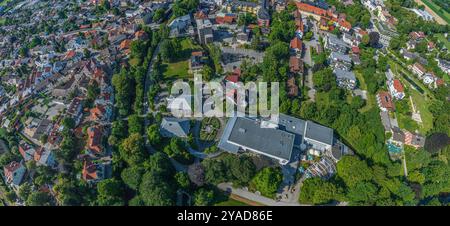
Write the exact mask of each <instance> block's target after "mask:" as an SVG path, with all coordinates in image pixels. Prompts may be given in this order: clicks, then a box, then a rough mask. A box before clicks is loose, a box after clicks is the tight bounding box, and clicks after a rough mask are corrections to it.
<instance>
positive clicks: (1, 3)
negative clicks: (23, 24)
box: [0, 0, 12, 6]
mask: <svg viewBox="0 0 450 226" xmlns="http://www.w3.org/2000/svg"><path fill="white" fill-rule="evenodd" d="M11 1H12V0H3V1H1V2H0V6H5V5H6V4H8V2H11Z"/></svg>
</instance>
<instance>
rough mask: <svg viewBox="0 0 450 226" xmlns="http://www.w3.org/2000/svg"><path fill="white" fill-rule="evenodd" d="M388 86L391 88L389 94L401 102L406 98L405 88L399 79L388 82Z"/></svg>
mask: <svg viewBox="0 0 450 226" xmlns="http://www.w3.org/2000/svg"><path fill="white" fill-rule="evenodd" d="M387 85H388V87H389V92H390V93H391V95H392V96H393V97H394V98H396V99H398V100H401V99H403V98H404V97H405V92H404V88H403V85H402V83H400V80H398V79H393V80H389V81H387Z"/></svg>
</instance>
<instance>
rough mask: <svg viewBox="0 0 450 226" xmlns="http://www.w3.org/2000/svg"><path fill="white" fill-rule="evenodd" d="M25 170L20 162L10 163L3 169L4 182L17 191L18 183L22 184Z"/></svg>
mask: <svg viewBox="0 0 450 226" xmlns="http://www.w3.org/2000/svg"><path fill="white" fill-rule="evenodd" d="M26 171H27V169H26V168H25V166H24V165H23V163H22V162H16V161H13V162H10V163H9V164H7V165H6V166H4V167H3V173H4V176H5V182H6V184H8V185H9V186H11V187H12V188H14V189H18V188H19V185H20V183H22V180H23V177H24V176H25V173H26Z"/></svg>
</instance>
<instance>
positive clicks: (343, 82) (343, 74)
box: [333, 68, 356, 90]
mask: <svg viewBox="0 0 450 226" xmlns="http://www.w3.org/2000/svg"><path fill="white" fill-rule="evenodd" d="M333 74H334V75H335V76H336V82H337V84H338V86H339V87H342V88H346V89H349V90H352V89H354V88H355V86H356V77H355V74H354V73H353V72H351V71H346V70H341V69H339V68H335V69H334V70H333Z"/></svg>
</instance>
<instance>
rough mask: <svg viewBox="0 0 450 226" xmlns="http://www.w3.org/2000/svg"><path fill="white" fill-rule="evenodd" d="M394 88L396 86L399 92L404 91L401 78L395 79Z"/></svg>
mask: <svg viewBox="0 0 450 226" xmlns="http://www.w3.org/2000/svg"><path fill="white" fill-rule="evenodd" d="M394 88H395V90H397V92H399V93H401V92H403V90H404V89H403V85H402V83H400V80H398V79H395V80H394Z"/></svg>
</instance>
